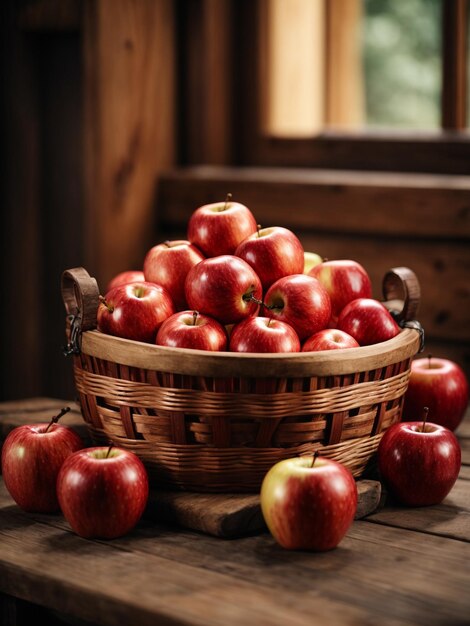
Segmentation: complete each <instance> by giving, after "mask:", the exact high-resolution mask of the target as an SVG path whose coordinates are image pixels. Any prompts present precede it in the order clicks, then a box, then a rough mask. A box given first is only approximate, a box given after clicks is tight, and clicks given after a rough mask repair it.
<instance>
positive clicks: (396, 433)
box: [377, 421, 461, 506]
mask: <svg viewBox="0 0 470 626" xmlns="http://www.w3.org/2000/svg"><path fill="white" fill-rule="evenodd" d="M377 454H378V464H379V470H380V474H381V477H382V479H383V481H384V483H385V485H386V486H387V488H388V490H389V491H390V493H391V494H392V495H393V496H394V497H395V498H396V499H397V500H398V501H400V502H401V503H403V504H406V505H408V506H427V505H431V504H439V503H440V502H442V500H444V498H445V497H446V496H447V494H448V493H449V492H450V490H451V489H452V487H453V485H454V483H455V481H456V480H457V477H458V475H459V471H460V463H461V451H460V446H459V443H458V441H457V438H456V436H455V435H454V433H453V432H452V431H450V430H449V429H448V428H445V427H444V426H440V425H439V424H433V423H423V421H414V422H400V423H399V424H394V425H393V426H391V427H390V428H388V429H387V430H386V431H385V434H384V436H383V437H382V439H381V441H380V444H379V448H378V451H377Z"/></svg>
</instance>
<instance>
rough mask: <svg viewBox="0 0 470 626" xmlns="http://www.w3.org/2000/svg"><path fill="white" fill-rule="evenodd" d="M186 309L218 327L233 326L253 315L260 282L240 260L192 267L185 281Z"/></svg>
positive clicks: (231, 258)
mask: <svg viewBox="0 0 470 626" xmlns="http://www.w3.org/2000/svg"><path fill="white" fill-rule="evenodd" d="M185 289H186V299H187V301H188V304H189V307H190V308H191V309H193V310H195V311H199V312H200V313H205V314H206V315H210V316H211V317H214V318H215V319H216V320H218V321H219V322H220V323H221V324H223V325H227V324H234V323H236V322H239V321H240V320H242V319H244V318H245V317H249V316H250V315H256V313H257V312H258V308H259V304H258V303H257V301H259V300H260V298H261V295H262V290H261V282H260V279H259V278H258V276H257V275H256V273H255V271H254V270H253V268H252V267H251V266H250V265H248V263H246V262H245V261H243V259H239V258H238V257H236V256H232V255H222V256H217V257H213V258H210V259H205V260H204V261H201V262H200V263H198V264H197V265H195V266H194V267H192V268H191V269H190V270H189V272H188V275H187V277H186V286H185Z"/></svg>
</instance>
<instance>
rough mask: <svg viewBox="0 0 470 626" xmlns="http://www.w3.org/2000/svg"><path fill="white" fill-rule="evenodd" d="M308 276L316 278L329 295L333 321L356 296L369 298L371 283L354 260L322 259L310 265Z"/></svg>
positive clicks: (370, 295) (363, 270)
mask: <svg viewBox="0 0 470 626" xmlns="http://www.w3.org/2000/svg"><path fill="white" fill-rule="evenodd" d="M309 276H313V277H314V278H318V280H319V281H320V282H321V284H322V285H323V286H324V287H325V289H326V290H327V292H328V295H329V296H330V300H331V308H332V317H333V323H334V322H335V320H336V319H337V317H338V315H339V314H340V313H341V311H342V310H343V309H344V307H345V306H346V305H347V304H348V303H349V302H351V301H352V300H356V299H357V298H371V297H372V285H371V282H370V278H369V276H368V274H367V272H366V270H365V269H364V268H363V267H362V265H359V263H357V262H356V261H351V260H349V259H347V260H334V261H324V262H323V263H319V264H318V265H315V266H314V267H312V269H311V270H310V271H309Z"/></svg>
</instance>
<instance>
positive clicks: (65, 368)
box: [0, 0, 470, 399]
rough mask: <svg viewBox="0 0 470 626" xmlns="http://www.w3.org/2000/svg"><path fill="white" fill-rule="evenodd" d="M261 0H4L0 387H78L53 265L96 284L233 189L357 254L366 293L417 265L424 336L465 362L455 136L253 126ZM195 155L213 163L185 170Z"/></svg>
mask: <svg viewBox="0 0 470 626" xmlns="http://www.w3.org/2000/svg"><path fill="white" fill-rule="evenodd" d="M256 6H257V3H256V2H255V1H254V0H93V1H82V0H34V2H33V1H32V0H5V2H2V3H1V11H2V16H1V17H2V19H1V20H0V29H1V30H0V32H1V36H2V46H3V54H2V58H1V61H0V69H1V77H2V99H1V107H2V108H1V124H2V135H3V138H4V141H3V143H2V147H3V148H4V151H5V155H6V159H4V167H3V172H2V174H3V175H2V183H3V184H2V192H3V193H2V198H1V201H2V211H1V212H0V236H1V244H0V247H1V249H0V255H1V261H2V270H3V271H2V277H3V284H2V292H1V296H0V303H1V306H0V374H1V376H0V397H1V398H2V399H14V398H18V397H27V396H33V395H50V396H59V397H60V396H63V397H71V396H72V395H73V393H74V389H73V383H72V377H71V368H70V363H69V361H66V360H64V357H63V356H62V353H61V347H62V344H63V341H64V333H63V329H64V309H63V305H62V302H61V298H60V293H59V281H60V274H61V272H62V270H63V269H65V268H67V267H74V266H77V265H83V266H85V267H86V268H87V269H88V270H89V271H90V273H91V274H92V275H95V276H96V277H97V278H98V281H99V284H100V285H101V286H102V287H103V286H104V285H105V284H106V282H107V281H108V280H109V278H111V276H112V275H113V274H115V273H117V272H118V271H121V270H124V269H131V268H137V267H138V266H140V265H141V263H142V261H143V257H144V255H145V252H146V250H147V249H148V247H149V245H151V244H153V243H155V242H157V241H160V240H164V239H165V238H168V237H171V236H173V235H184V234H185V227H186V222H187V219H188V217H189V215H190V213H191V212H192V211H193V210H194V209H195V208H196V207H197V206H199V205H200V204H203V203H204V202H207V201H212V200H218V199H220V198H224V197H225V195H226V193H227V192H228V191H230V192H232V193H233V194H234V196H235V197H236V199H238V200H240V201H242V202H244V203H245V204H247V205H248V206H250V208H252V210H253V212H254V213H255V215H256V216H257V217H258V219H259V221H260V222H261V223H263V224H264V225H268V224H273V223H279V224H282V225H285V226H288V227H289V226H290V227H291V228H293V229H294V230H295V231H296V232H298V233H299V235H300V237H301V239H302V241H303V243H304V245H305V247H306V248H308V249H311V250H315V251H318V252H319V253H321V254H322V255H324V256H327V257H329V258H335V257H350V258H355V259H357V260H358V261H360V262H362V263H363V264H364V265H365V266H366V267H367V269H368V270H369V272H370V273H371V275H372V278H373V281H374V286H375V289H376V294H377V295H380V281H381V277H382V275H383V273H384V271H385V270H386V269H388V268H389V267H391V266H394V265H408V266H410V267H411V268H412V269H414V270H415V272H416V273H417V274H418V277H419V279H420V281H421V284H422V290H423V300H422V307H421V311H420V319H421V321H422V323H423V324H424V326H425V330H426V333H427V338H428V341H427V348H429V349H432V350H433V351H434V352H435V353H436V354H441V355H447V356H450V357H452V358H455V359H456V360H458V361H459V362H460V363H462V364H463V365H464V367H465V368H466V369H467V371H469V373H470V356H469V353H470V348H469V346H470V335H469V323H468V322H469V314H468V311H469V299H470V295H469V294H470V285H469V281H468V276H469V269H470V260H469V246H468V243H469V237H470V235H469V220H470V210H469V207H470V184H469V178H468V173H469V169H468V162H469V160H468V159H469V154H470V151H469V147H470V142H469V141H468V138H465V137H462V136H456V135H455V134H452V135H443V136H441V137H438V138H434V139H432V140H429V139H428V138H416V137H415V138H411V139H410V138H408V139H406V138H405V139H403V137H400V138H392V139H391V141H388V142H387V141H385V142H384V141H383V137H382V138H380V137H379V138H377V137H375V138H374V137H361V136H349V137H344V136H343V137H341V136H339V137H332V136H331V135H330V136H322V137H320V138H318V139H317V140H315V142H313V143H312V142H309V143H304V142H301V143H300V144H299V143H295V142H294V144H292V143H291V142H289V141H287V142H285V141H284V142H281V143H279V142H278V141H276V140H275V139H273V138H269V137H265V136H261V135H260V134H259V130H260V124H259V117H258V114H259V110H258V108H257V100H258V95H257V87H256V85H257V77H258V75H257V71H258V66H257V63H256V62H255V56H256V45H257V44H256V41H257V26H256V20H255V19H254V18H256ZM200 164H213V165H218V166H225V167H223V168H221V169H220V168H214V167H202V168H201V167H197V168H195V169H187V170H182V169H180V168H181V166H187V165H200ZM287 164H288V165H290V166H298V165H299V164H303V165H306V164H307V165H309V166H313V167H314V168H319V167H322V168H324V169H323V170H319V169H309V170H302V169H297V168H292V169H289V170H287V169H285V165H287ZM240 165H244V166H249V167H245V168H240V167H238V168H234V166H240ZM260 165H264V166H268V165H269V166H283V167H282V168H281V169H280V170H270V169H269V168H264V169H263V168H261V167H260ZM175 166H176V167H175ZM325 168H328V171H325ZM400 168H401V169H403V170H406V171H408V172H410V173H409V175H406V176H405V175H400V174H391V173H389V174H385V173H384V172H385V171H389V172H391V171H392V170H394V169H400ZM350 169H355V170H356V171H355V172H347V171H345V170H350ZM361 169H369V170H374V169H376V170H380V169H381V170H383V172H382V173H379V172H377V173H376V174H373V173H372V172H370V171H369V173H366V172H360V171H359V170H361ZM413 169H414V170H415V171H421V172H428V174H420V175H416V174H413V173H412V171H413ZM333 170H336V171H333ZM444 173H445V174H447V175H445V176H444V175H443V174H444ZM456 174H458V175H456Z"/></svg>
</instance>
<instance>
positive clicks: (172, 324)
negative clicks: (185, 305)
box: [156, 311, 227, 351]
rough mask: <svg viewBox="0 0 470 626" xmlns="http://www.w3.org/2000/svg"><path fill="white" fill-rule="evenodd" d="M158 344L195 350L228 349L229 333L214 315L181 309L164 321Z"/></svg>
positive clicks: (158, 335) (157, 340)
mask: <svg viewBox="0 0 470 626" xmlns="http://www.w3.org/2000/svg"><path fill="white" fill-rule="evenodd" d="M156 343H157V345H158V346H168V347H171V348H192V349H194V350H210V351H218V350H226V349H227V333H226V331H225V328H224V327H223V326H222V324H220V323H219V322H218V321H217V320H215V319H214V318H213V317H209V315H204V314H202V313H198V312H197V311H180V312H179V313H175V314H174V315H172V316H171V317H169V318H168V319H167V320H165V321H164V322H163V324H162V325H161V326H160V329H159V331H158V333H157V339H156Z"/></svg>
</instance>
